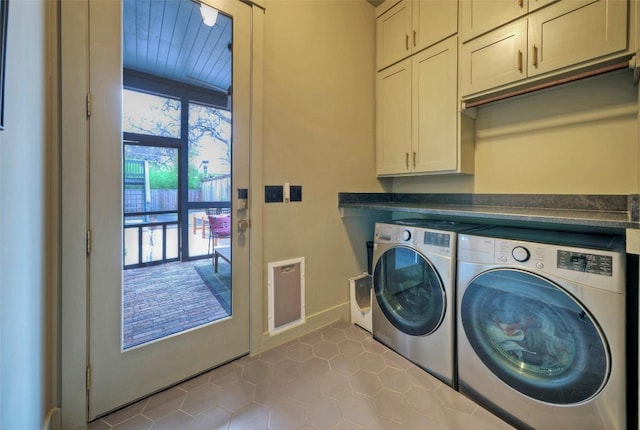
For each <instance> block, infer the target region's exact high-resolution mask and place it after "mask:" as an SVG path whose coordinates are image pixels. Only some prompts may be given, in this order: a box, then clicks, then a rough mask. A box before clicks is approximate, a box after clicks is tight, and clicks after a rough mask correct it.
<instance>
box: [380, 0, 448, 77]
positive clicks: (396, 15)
mask: <svg viewBox="0 0 640 430" xmlns="http://www.w3.org/2000/svg"><path fill="white" fill-rule="evenodd" d="M390 1H391V0H387V2H390ZM387 2H385V3H383V4H382V5H381V6H379V7H378V9H377V13H378V14H379V15H378V17H377V19H376V37H377V52H376V54H377V70H382V69H383V68H385V67H387V66H390V65H391V64H394V63H396V62H398V61H400V60H402V59H404V58H406V57H408V56H410V55H412V54H414V53H416V52H419V51H421V50H422V49H424V48H426V47H428V46H431V45H433V44H435V43H437V42H439V41H441V40H444V39H446V38H447V37H449V36H451V35H453V34H455V33H456V32H457V30H458V1H457V0H401V1H400V2H399V3H396V4H395V5H393V6H392V7H389V4H388V3H387Z"/></svg>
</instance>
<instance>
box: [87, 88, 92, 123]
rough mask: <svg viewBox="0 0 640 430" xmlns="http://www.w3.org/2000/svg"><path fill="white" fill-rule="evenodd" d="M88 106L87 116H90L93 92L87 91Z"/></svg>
mask: <svg viewBox="0 0 640 430" xmlns="http://www.w3.org/2000/svg"><path fill="white" fill-rule="evenodd" d="M86 104H87V106H86V108H87V118H89V117H90V116H91V93H87V99H86Z"/></svg>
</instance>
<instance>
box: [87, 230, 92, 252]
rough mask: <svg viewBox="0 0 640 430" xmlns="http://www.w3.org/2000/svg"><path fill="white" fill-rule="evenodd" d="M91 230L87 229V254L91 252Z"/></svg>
mask: <svg viewBox="0 0 640 430" xmlns="http://www.w3.org/2000/svg"><path fill="white" fill-rule="evenodd" d="M91 245H92V243H91V230H87V255H89V254H91Z"/></svg>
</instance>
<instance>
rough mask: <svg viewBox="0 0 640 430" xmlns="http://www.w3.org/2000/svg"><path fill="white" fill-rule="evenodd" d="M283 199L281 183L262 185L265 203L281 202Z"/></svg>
mask: <svg viewBox="0 0 640 430" xmlns="http://www.w3.org/2000/svg"><path fill="white" fill-rule="evenodd" d="M283 201H284V196H283V192H282V185H265V186H264V202H265V203H281V202H283Z"/></svg>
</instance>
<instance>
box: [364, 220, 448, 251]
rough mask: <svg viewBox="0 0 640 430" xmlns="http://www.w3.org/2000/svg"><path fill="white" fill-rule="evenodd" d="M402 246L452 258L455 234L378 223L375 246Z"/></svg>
mask: <svg viewBox="0 0 640 430" xmlns="http://www.w3.org/2000/svg"><path fill="white" fill-rule="evenodd" d="M376 243H377V244H383V243H388V244H402V245H407V246H414V247H416V248H417V249H420V250H422V251H423V252H434V253H437V254H440V255H446V256H450V255H451V254H452V252H454V250H455V244H456V240H455V233H453V232H449V231H440V230H436V229H433V230H432V229H428V228H420V227H409V226H406V225H394V224H385V223H377V224H376V228H375V237H374V246H375V244H376Z"/></svg>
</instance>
